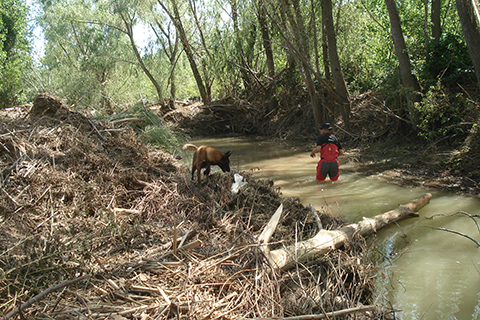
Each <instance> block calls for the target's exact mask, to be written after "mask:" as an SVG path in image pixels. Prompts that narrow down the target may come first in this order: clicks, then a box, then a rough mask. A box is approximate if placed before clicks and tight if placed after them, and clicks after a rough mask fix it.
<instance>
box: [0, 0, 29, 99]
mask: <svg viewBox="0 0 480 320" xmlns="http://www.w3.org/2000/svg"><path fill="white" fill-rule="evenodd" d="M30 62H31V59H30V57H29V55H28V41H27V8H26V4H25V1H23V0H2V1H1V2H0V79H1V81H0V107H1V108H5V107H8V106H12V105H13V104H14V103H16V100H17V98H18V95H19V94H20V90H21V88H22V82H21V72H22V70H23V69H25V68H26V67H27V66H28V65H29V63H30Z"/></svg>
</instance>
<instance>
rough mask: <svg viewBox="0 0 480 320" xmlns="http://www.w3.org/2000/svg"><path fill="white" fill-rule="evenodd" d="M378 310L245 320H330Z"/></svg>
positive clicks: (360, 309)
mask: <svg viewBox="0 0 480 320" xmlns="http://www.w3.org/2000/svg"><path fill="white" fill-rule="evenodd" d="M375 309H376V307H375V306H360V307H355V308H349V309H343V310H338V311H332V312H327V313H320V314H307V315H304V316H294V317H286V318H285V317H280V318H279V317H276V318H249V319H245V320H317V319H330V318H334V319H335V317H339V316H344V315H347V314H351V313H357V312H367V311H374V310H375Z"/></svg>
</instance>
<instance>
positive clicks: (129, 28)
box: [120, 13, 163, 104]
mask: <svg viewBox="0 0 480 320" xmlns="http://www.w3.org/2000/svg"><path fill="white" fill-rule="evenodd" d="M120 17H121V18H122V21H123V23H124V25H125V29H126V31H124V32H125V33H126V34H127V36H128V39H129V40H130V44H131V45H132V49H133V52H134V53H135V57H136V58H137V61H138V64H139V65H140V67H141V68H142V70H143V72H144V73H145V74H146V75H147V77H148V79H149V80H150V82H151V83H152V84H153V86H154V87H155V90H156V91H157V96H158V100H159V101H160V103H161V104H163V94H162V88H161V86H160V83H158V81H157V80H156V79H155V77H154V76H153V75H152V73H151V72H150V70H148V68H147V66H146V65H145V63H144V62H143V59H142V56H141V55H140V52H138V48H137V45H136V44H135V40H134V39H133V18H127V17H126V16H125V15H124V14H122V13H120Z"/></svg>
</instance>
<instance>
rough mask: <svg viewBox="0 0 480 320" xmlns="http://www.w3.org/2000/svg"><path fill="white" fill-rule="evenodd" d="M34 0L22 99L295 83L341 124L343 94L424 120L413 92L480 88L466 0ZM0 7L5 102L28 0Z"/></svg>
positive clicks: (99, 106) (103, 100)
mask: <svg viewBox="0 0 480 320" xmlns="http://www.w3.org/2000/svg"><path fill="white" fill-rule="evenodd" d="M36 1H38V4H39V5H40V8H41V10H40V14H39V15H38V16H37V17H36V23H37V24H38V25H39V26H40V27H41V28H42V30H43V33H44V36H45V53H44V56H43V57H42V58H41V61H40V62H41V63H40V64H39V65H37V66H35V68H36V69H35V70H34V73H35V75H36V76H35V77H33V76H32V72H25V74H26V75H28V76H29V78H28V81H27V82H28V83H29V84H30V85H29V86H27V88H26V89H25V94H24V100H25V99H33V96H34V94H35V93H36V91H37V90H38V88H43V90H46V91H48V92H51V93H53V94H56V95H58V96H60V97H62V98H64V99H66V100H67V101H68V102H69V103H70V104H71V105H75V106H77V107H81V108H93V109H96V110H99V111H102V112H107V113H111V112H114V111H115V109H121V108H122V106H125V105H128V104H132V103H134V102H135V101H149V102H150V103H159V104H160V105H165V104H168V101H174V100H176V99H187V98H189V97H196V96H199V97H201V99H202V100H203V102H204V103H207V104H208V103H209V102H211V101H212V100H214V99H216V98H222V97H234V98H236V99H248V98H249V97H251V96H252V95H254V96H256V97H260V96H262V97H263V99H264V100H265V102H266V103H269V104H271V106H272V107H276V106H278V105H279V101H278V99H279V97H280V94H281V93H284V92H292V93H293V92H298V91H296V89H295V88H298V87H304V88H305V90H306V91H305V92H307V94H308V96H309V101H310V102H309V103H310V105H311V108H312V110H313V113H314V115H315V121H314V122H316V123H319V122H321V121H327V120H328V121H332V120H337V119H340V122H341V123H343V124H344V125H345V127H346V128H347V127H348V123H349V118H350V113H351V111H350V106H349V104H350V99H351V96H356V95H359V94H362V93H364V92H368V91H370V90H376V91H383V92H385V94H386V96H387V101H390V102H391V103H392V104H393V105H392V106H391V107H390V111H392V112H395V113H396V115H397V116H398V117H399V118H402V119H404V120H405V121H404V123H405V124H407V125H408V126H410V127H412V128H415V130H428V129H427V128H432V123H431V122H430V123H428V124H427V123H425V121H424V118H422V117H424V115H425V113H426V112H427V113H429V116H430V117H432V118H434V115H435V114H436V112H437V111H432V110H429V109H428V108H426V105H425V103H422V102H421V101H422V99H424V98H426V99H427V100H428V101H431V99H434V100H435V99H436V97H435V98H434V97H433V93H434V92H437V93H440V92H442V93H443V95H442V97H450V96H451V95H450V90H451V91H452V92H453V93H454V94H457V93H459V94H465V97H464V98H465V99H464V100H463V101H461V99H459V98H458V96H457V98H455V99H457V100H455V101H453V102H452V101H448V105H449V108H447V109H448V110H450V111H449V112H451V110H455V112H460V113H461V112H463V111H464V110H465V109H467V108H470V107H471V105H468V102H466V100H468V94H470V95H471V90H470V89H472V90H474V91H475V92H477V91H478V86H477V87H476V88H475V87H474V88H471V84H472V83H475V82H477V83H478V79H476V76H475V68H474V62H475V61H476V60H472V55H473V56H475V55H474V53H475V50H473V51H472V50H470V52H469V50H468V46H469V44H468V43H467V41H466V40H468V39H470V40H468V41H470V42H472V43H475V42H474V41H475V39H476V38H477V35H476V34H473V35H470V34H468V33H467V34H465V30H466V29H468V28H470V27H463V29H462V23H460V20H461V19H460V18H459V17H462V16H463V17H470V18H464V19H463V22H465V21H467V22H468V21H470V23H473V24H474V25H477V26H478V25H479V22H478V16H477V15H476V12H478V10H477V11H476V10H475V8H476V7H477V1H476V0H472V1H471V6H465V7H463V6H458V4H457V6H455V3H453V2H451V1H441V0H432V1H423V2H419V1H413V0H408V1H401V2H398V1H394V0H374V1H364V0H352V1H343V0H323V1H303V2H300V1H298V0H280V1H272V0H251V1H240V0H215V1H213V0H208V1H198V0H165V1H163V0H122V1H112V0H36ZM468 2H469V3H470V1H468ZM7 3H11V4H12V6H13V7H17V8H18V9H19V10H14V9H12V6H8V5H7ZM0 8H1V10H2V29H0V30H1V31H0V37H1V38H0V39H2V44H3V47H2V51H1V53H2V55H1V56H0V62H1V64H2V66H3V69H2V75H3V76H4V77H5V79H7V78H8V81H7V82H2V87H1V89H2V92H3V93H2V94H4V95H5V94H6V93H7V92H8V94H9V95H10V98H8V99H3V101H4V105H7V104H8V103H11V102H12V101H13V96H15V94H17V95H18V92H19V91H20V90H21V88H22V86H21V85H19V84H18V83H19V81H20V72H19V71H20V70H22V68H25V67H26V66H25V65H23V64H21V63H20V61H22V63H24V62H23V61H25V60H21V59H20V60H18V59H17V60H15V59H14V58H15V57H19V56H20V55H19V53H20V52H22V50H25V48H26V44H27V43H26V39H27V38H26V36H25V35H26V19H27V16H26V13H27V11H26V6H25V3H23V2H21V1H19V0H7V1H6V2H5V1H4V2H2V6H1V7H0ZM7 8H9V9H7ZM389 13H390V14H389ZM459 14H462V16H460V15H459ZM142 30H144V31H145V30H147V31H148V33H144V34H142ZM140 38H142V39H143V40H145V42H144V43H146V45H144V44H142V42H140V41H139V39H140ZM474 45H475V44H473V46H474ZM470 46H471V45H470ZM475 59H476V58H475ZM15 61H16V62H15ZM472 61H473V62H472ZM477 69H478V68H477ZM8 70H9V71H8ZM407 75H408V76H407ZM410 76H411V78H410ZM259 88H260V89H259ZM445 90H449V92H446V91H445ZM469 90H470V91H469ZM467 91H469V92H468V94H467ZM258 92H261V94H258ZM412 94H413V96H414V97H415V98H414V99H411V97H413V96H412ZM29 95H30V96H29ZM409 97H410V98H409ZM439 99H440V100H442V101H444V102H445V99H444V98H439ZM448 99H450V98H448ZM427 100H425V101H427ZM437 100H438V99H437ZM407 101H410V103H407ZM459 101H460V102H459ZM6 102H7V103H6ZM5 103H6V104H5ZM442 114H444V113H442ZM442 120H443V122H444V123H446V122H448V121H447V120H448V119H442ZM451 125H453V126H457V125H459V123H458V122H455V123H452V124H451ZM467 131H468V130H467Z"/></svg>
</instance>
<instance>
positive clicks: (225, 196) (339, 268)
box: [0, 98, 392, 319]
mask: <svg viewBox="0 0 480 320" xmlns="http://www.w3.org/2000/svg"><path fill="white" fill-rule="evenodd" d="M52 99H53V98H52ZM53 100H54V101H53V102H55V103H54V105H55V106H58V105H60V106H61V102H60V101H59V100H56V99H53ZM39 105H41V104H39ZM45 107H46V108H44V109H43V111H42V110H37V111H38V112H35V113H30V114H29V113H28V111H29V110H26V109H24V108H18V109H15V110H11V111H8V112H5V113H3V114H2V116H3V117H2V122H1V136H0V139H1V142H2V144H1V152H0V156H1V160H2V161H1V162H2V164H3V165H2V175H1V177H2V180H1V183H2V191H3V192H2V193H1V195H0V209H1V215H0V236H1V238H2V241H1V242H0V250H1V252H3V253H2V254H1V260H0V267H1V270H2V272H1V274H0V314H1V315H3V316H6V317H10V316H12V315H16V314H20V313H21V316H22V317H24V318H35V319H51V318H52V317H53V318H56V319H73V318H75V319H76V318H78V316H79V314H81V315H84V316H85V317H88V318H90V319H107V318H112V317H115V318H116V319H125V318H142V319H168V318H172V317H177V318H179V319H206V318H217V319H245V318H258V317H274V316H276V317H278V316H280V317H282V316H294V315H308V314H319V313H328V312H332V311H344V312H346V311H348V312H354V313H352V314H350V315H347V316H346V317H347V318H353V317H355V318H356V319H359V318H362V319H378V318H388V317H389V316H390V315H391V312H392V310H391V308H390V307H389V305H388V301H384V300H382V299H381V298H379V297H378V293H377V291H376V289H375V286H374V284H373V283H374V282H373V279H374V277H375V276H376V275H377V274H378V273H377V272H376V271H375V266H374V264H373V263H372V261H371V260H370V257H369V254H368V253H369V251H368V248H367V244H366V241H365V239H364V238H362V237H360V236H356V237H355V238H354V241H352V242H351V243H350V244H349V245H348V246H345V247H342V248H341V249H338V250H335V251H332V252H330V253H328V254H326V255H323V256H322V257H320V258H318V259H315V260H312V261H309V262H307V263H305V264H301V265H300V264H299V265H298V266H297V268H294V269H292V270H287V271H284V272H272V268H271V266H269V265H268V264H267V263H266V260H265V259H264V256H263V254H262V252H261V250H259V243H257V242H256V240H255V239H256V237H257V236H258V234H259V233H260V232H261V230H262V229H263V228H264V226H265V225H266V224H267V222H268V221H269V219H270V217H271V216H272V214H273V213H274V212H275V211H276V209H277V208H278V206H279V205H280V204H281V203H282V204H283V207H284V212H285V215H283V216H282V219H281V220H280V224H279V226H278V228H277V229H276V231H275V233H274V236H273V238H272V239H271V245H272V248H275V247H280V246H283V245H287V244H294V243H296V242H297V241H301V240H304V239H309V238H311V237H312V235H314V234H315V233H316V232H317V231H318V221H317V220H316V218H315V215H314V214H312V211H311V209H310V208H307V207H305V206H303V205H302V204H301V203H300V201H299V200H298V199H294V198H283V197H282V196H281V195H280V194H279V193H278V190H277V189H276V188H275V187H274V185H273V182H271V181H268V180H266V181H259V180H255V179H253V178H251V177H250V176H248V174H245V177H244V178H245V179H246V180H247V181H248V184H247V185H246V186H245V187H244V188H242V189H240V191H239V192H238V193H232V191H231V185H232V183H233V181H234V177H233V173H229V174H220V173H215V174H212V175H211V177H210V178H209V179H208V180H207V181H206V183H205V184H203V185H202V186H200V187H199V186H198V185H197V183H196V182H192V181H191V179H190V174H189V171H188V168H187V167H186V166H185V165H182V164H181V163H179V162H178V161H177V160H176V159H175V158H174V157H173V156H172V155H170V154H168V153H165V152H163V151H161V150H158V149H154V148H152V147H151V146H149V145H148V144H145V143H142V142H141V141H139V140H138V139H137V136H136V134H135V133H134V132H133V130H131V128H130V127H129V126H128V123H127V124H126V123H118V122H109V121H95V120H93V119H89V118H87V117H85V116H83V115H81V114H79V113H76V112H71V111H69V110H68V109H67V108H65V107H64V106H61V108H53V107H52V105H50V104H48V103H46V104H45ZM47 111H48V112H47ZM47 113H48V114H47ZM317 215H318V216H319V218H320V222H321V224H322V226H323V228H325V229H337V228H339V227H340V226H342V221H340V220H338V219H334V218H332V217H331V216H330V215H328V214H323V213H321V212H317ZM299 222H301V224H299ZM32 298H33V300H30V299H32ZM29 300H30V301H29ZM19 306H22V307H21V312H20V311H18V309H16V308H17V307H19ZM354 314H355V315H354Z"/></svg>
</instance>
